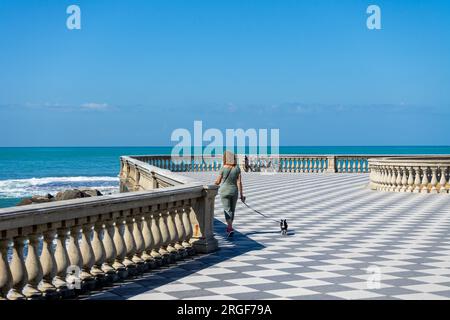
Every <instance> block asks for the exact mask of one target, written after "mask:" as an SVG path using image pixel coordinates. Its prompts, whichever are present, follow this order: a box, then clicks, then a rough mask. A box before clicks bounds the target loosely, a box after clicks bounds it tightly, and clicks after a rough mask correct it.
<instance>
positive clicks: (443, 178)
mask: <svg viewBox="0 0 450 320" xmlns="http://www.w3.org/2000/svg"><path fill="white" fill-rule="evenodd" d="M445 169H446V168H445V167H441V179H440V180H439V186H440V188H439V193H447V189H446V186H447V179H446V175H445Z"/></svg>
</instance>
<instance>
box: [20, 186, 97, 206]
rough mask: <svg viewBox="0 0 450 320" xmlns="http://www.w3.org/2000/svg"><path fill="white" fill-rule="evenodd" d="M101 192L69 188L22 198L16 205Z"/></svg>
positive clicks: (95, 195)
mask: <svg viewBox="0 0 450 320" xmlns="http://www.w3.org/2000/svg"><path fill="white" fill-rule="evenodd" d="M102 195H103V194H102V193H101V192H100V191H99V190H97V189H84V190H79V189H69V190H64V191H60V192H58V193H57V194H56V195H52V194H50V193H49V194H46V195H34V196H32V197H28V198H23V199H22V200H21V201H20V202H19V203H18V204H17V206H24V205H29V204H35V203H45V202H52V201H61V200H70V199H79V198H88V197H98V196H102Z"/></svg>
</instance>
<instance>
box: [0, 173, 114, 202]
mask: <svg viewBox="0 0 450 320" xmlns="http://www.w3.org/2000/svg"><path fill="white" fill-rule="evenodd" d="M66 189H98V190H100V192H102V193H103V194H110V193H116V192H118V191H119V178H117V177H107V176H102V177H86V176H78V177H44V178H31V179H10V180H0V198H23V197H30V196H33V195H40V194H47V193H50V194H53V195H54V194H56V193H58V192H59V191H62V190H66Z"/></svg>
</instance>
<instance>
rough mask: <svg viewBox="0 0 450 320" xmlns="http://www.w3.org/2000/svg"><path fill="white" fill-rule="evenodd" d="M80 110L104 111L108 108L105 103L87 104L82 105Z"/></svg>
mask: <svg viewBox="0 0 450 320" xmlns="http://www.w3.org/2000/svg"><path fill="white" fill-rule="evenodd" d="M81 108H83V109H88V110H106V109H108V108H109V105H108V104H107V103H96V102H88V103H83V104H82V105H81Z"/></svg>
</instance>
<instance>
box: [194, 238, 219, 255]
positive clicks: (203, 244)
mask: <svg viewBox="0 0 450 320" xmlns="http://www.w3.org/2000/svg"><path fill="white" fill-rule="evenodd" d="M191 244H192V246H193V248H194V250H195V251H196V252H198V253H210V252H214V251H216V250H217V249H218V248H219V242H218V241H217V239H216V238H214V237H211V238H209V239H192V240H191Z"/></svg>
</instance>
